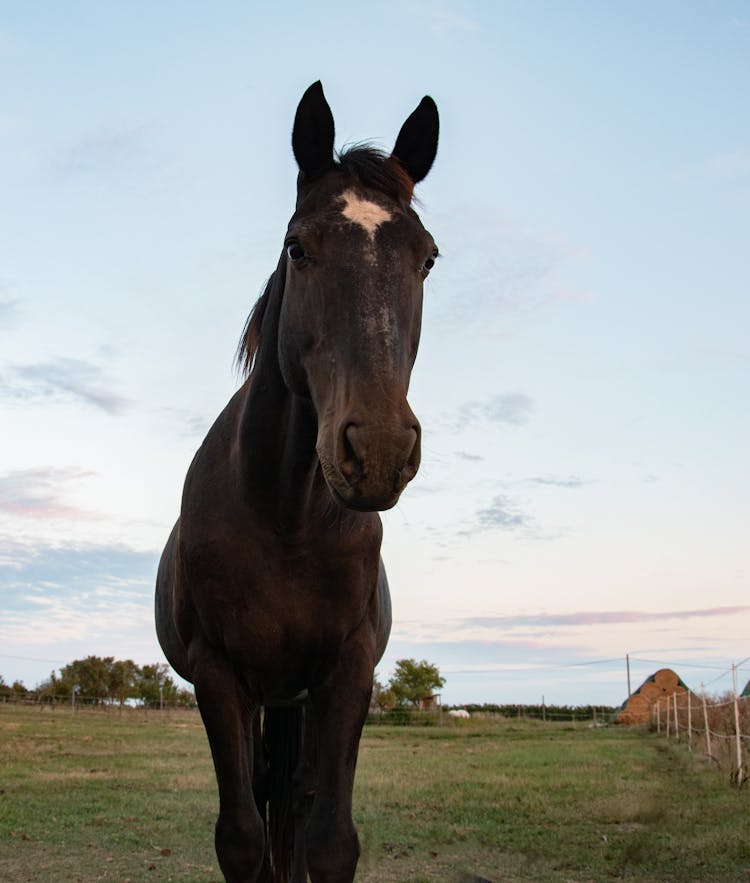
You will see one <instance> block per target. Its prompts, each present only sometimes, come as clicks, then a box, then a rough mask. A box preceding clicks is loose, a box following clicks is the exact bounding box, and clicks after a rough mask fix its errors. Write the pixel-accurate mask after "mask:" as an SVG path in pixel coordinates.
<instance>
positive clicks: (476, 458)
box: [453, 451, 484, 463]
mask: <svg viewBox="0 0 750 883" xmlns="http://www.w3.org/2000/svg"><path fill="white" fill-rule="evenodd" d="M453 456H454V457H458V459H459V460H467V461H468V462H469V463H479V462H481V461H482V460H484V457H482V456H480V455H479V454H472V453H470V452H469V451H454V452H453Z"/></svg>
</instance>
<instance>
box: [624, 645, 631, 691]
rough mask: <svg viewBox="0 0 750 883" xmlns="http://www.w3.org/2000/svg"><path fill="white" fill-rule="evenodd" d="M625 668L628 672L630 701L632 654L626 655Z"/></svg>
mask: <svg viewBox="0 0 750 883" xmlns="http://www.w3.org/2000/svg"><path fill="white" fill-rule="evenodd" d="M625 668H626V669H627V672H628V699H630V654H629V653H626V654H625Z"/></svg>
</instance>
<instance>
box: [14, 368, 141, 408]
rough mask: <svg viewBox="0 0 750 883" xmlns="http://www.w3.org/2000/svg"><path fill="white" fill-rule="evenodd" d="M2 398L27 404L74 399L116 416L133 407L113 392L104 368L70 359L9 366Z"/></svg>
mask: <svg viewBox="0 0 750 883" xmlns="http://www.w3.org/2000/svg"><path fill="white" fill-rule="evenodd" d="M0 395H2V396H3V397H5V398H15V399H21V400H24V401H29V400H32V401H33V400H34V399H53V400H54V399H61V400H66V399H67V400H70V399H73V400H78V401H82V402H84V403H85V404H87V405H90V406H91V407H93V408H96V409H98V410H100V411H104V412H105V413H107V414H112V415H115V414H121V413H123V412H124V411H125V410H127V407H128V404H129V402H128V400H127V399H126V398H124V397H123V396H121V395H118V394H117V393H116V392H114V391H113V389H112V384H111V381H110V380H109V378H108V377H107V374H106V372H105V371H104V369H103V368H102V367H101V366H99V365H96V364H94V363H93V362H87V361H84V360H83V359H70V358H59V359H55V360H53V361H49V362H38V363H36V364H30V365H11V366H9V367H8V368H7V369H6V372H5V376H4V377H3V378H0Z"/></svg>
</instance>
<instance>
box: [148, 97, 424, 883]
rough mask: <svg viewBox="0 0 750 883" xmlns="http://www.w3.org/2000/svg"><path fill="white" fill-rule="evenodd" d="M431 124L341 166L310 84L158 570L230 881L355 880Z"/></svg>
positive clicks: (407, 419) (162, 627) (411, 122)
mask: <svg viewBox="0 0 750 883" xmlns="http://www.w3.org/2000/svg"><path fill="white" fill-rule="evenodd" d="M437 138H438V115H437V108H436V107H435V103H434V102H433V100H432V99H431V98H429V97H425V98H424V99H423V100H422V101H421V103H420V104H419V106H418V108H417V109H416V110H415V111H414V112H413V113H412V114H411V116H410V117H409V118H408V119H407V121H406V122H405V123H404V125H403V127H402V129H401V131H400V133H399V136H398V138H397V140H396V145H395V147H394V149H393V153H392V155H391V156H387V155H386V154H383V153H381V152H379V151H376V150H373V149H371V148H366V147H356V148H352V149H350V150H348V151H346V152H344V153H342V154H339V155H338V157H337V159H334V152H333V141H334V126H333V116H332V115H331V110H330V108H329V106H328V104H327V102H326V100H325V97H324V95H323V89H322V87H321V85H320V83H315V84H314V85H312V86H310V88H309V89H308V90H307V91H306V92H305V94H304V96H303V97H302V100H301V101H300V104H299V107H298V108H297V114H296V117H295V121H294V131H293V135H292V146H293V149H294V155H295V158H296V160H297V164H298V166H299V176H298V183H297V205H296V210H295V212H294V214H293V215H292V218H291V220H290V222H289V227H288V229H287V233H286V238H285V240H284V249H283V251H282V254H281V257H280V259H279V262H278V265H277V267H276V271H275V272H274V274H273V275H272V276H271V278H270V280H269V282H268V284H267V286H266V289H265V291H264V293H263V295H262V296H261V298H260V299H259V301H258V302H257V304H256V305H255V307H254V309H253V311H252V313H251V315H250V318H249V319H248V323H247V325H246V327H245V331H244V334H243V339H242V343H241V346H240V353H239V355H240V361H241V364H242V365H243V367H244V369H245V371H246V374H247V379H246V380H245V382H244V384H243V385H242V387H241V388H240V389H239V390H238V392H237V393H236V394H235V395H234V397H233V398H232V399H231V400H230V402H229V404H228V405H227V406H226V408H225V409H224V410H223V411H222V413H221V414H220V415H219V417H218V419H217V420H216V422H215V423H214V425H213V426H212V428H211V430H210V431H209V433H208V435H207V436H206V439H205V441H204V442H203V444H202V445H201V447H200V449H199V450H198V452H197V454H196V455H195V459H194V460H193V463H192V465H191V466H190V469H189V471H188V475H187V479H186V481H185V488H184V492H183V497H182V509H181V514H180V518H179V520H178V522H177V524H176V525H175V527H174V529H173V531H172V534H171V536H170V537H169V541H168V542H167V545H166V548H165V550H164V554H163V555H162V559H161V563H160V565H159V573H158V577H157V584H156V627H157V632H158V635H159V641H160V642H161V645H162V648H163V649H164V652H165V654H166V656H167V658H168V659H169V661H170V662H171V664H172V666H173V667H174V668H175V670H176V671H177V672H179V674H180V675H181V676H182V677H183V678H186V679H187V680H189V681H192V683H193V684H194V685H195V692H196V696H197V699H198V704H199V707H200V711H201V715H202V717H203V722H204V724H205V727H206V732H207V734H208V739H209V742H210V744H211V752H212V754H213V760H214V766H215V769H216V778H217V780H218V785H219V801H220V808H219V817H218V821H217V823H216V853H217V855H218V859H219V864H220V866H221V869H222V871H223V873H224V876H225V877H226V879H227V880H228V881H231V883H239V881H247V883H249V881H256V880H273V881H281V880H288V879H289V875H290V874H291V875H292V879H293V880H294V881H297V883H302V881H304V880H306V879H307V874H308V873H309V875H310V878H311V880H312V881H313V883H344V881H346V883H350V881H351V880H352V879H353V877H354V872H355V869H356V866H357V860H358V857H359V844H358V840H357V833H356V831H355V828H354V824H353V822H352V812H351V810H352V786H353V781H354V770H355V766H356V761H357V750H358V745H359V739H360V735H361V731H362V725H363V723H364V721H365V718H366V716H367V710H368V704H369V700H370V693H371V690H372V680H373V670H374V667H375V664H376V663H377V662H378V660H379V659H380V657H381V656H382V654H383V651H384V650H385V645H386V642H387V639H388V633H389V630H390V624H391V607H390V598H389V594H388V583H387V580H386V577H385V572H384V570H383V566H382V563H381V561H380V542H381V536H382V527H381V522H380V517H379V516H378V515H377V510H381V509H388V508H390V507H391V506H393V505H394V504H395V503H396V501H397V500H398V498H399V495H400V494H401V491H402V490H403V489H404V487H405V486H406V484H407V483H408V482H409V480H410V479H411V478H413V477H414V475H415V474H416V472H417V468H418V467H419V457H420V426H419V423H418V421H417V418H416V417H415V416H414V414H413V412H412V410H411V408H410V407H409V405H408V403H407V400H406V393H407V389H408V386H409V378H410V374H411V369H412V366H413V364H414V359H415V356H416V354H417V345H418V343H419V334H420V321H421V311H422V287H423V282H424V279H425V277H426V276H427V274H428V272H429V270H430V268H431V267H432V266H433V264H434V262H435V258H436V256H437V249H436V247H435V243H434V241H433V239H432V237H431V236H430V234H429V233H428V232H427V231H426V230H425V229H424V227H423V226H422V224H421V223H420V221H419V218H418V217H417V215H416V213H415V212H414V210H413V208H412V207H411V201H412V191H413V189H414V184H415V183H417V182H418V181H420V180H421V179H422V178H424V177H425V175H426V174H427V173H428V171H429V170H430V167H431V165H432V162H433V160H434V158H435V153H436V151H437ZM261 728H262V731H261Z"/></svg>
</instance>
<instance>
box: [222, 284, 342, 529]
mask: <svg viewBox="0 0 750 883" xmlns="http://www.w3.org/2000/svg"><path fill="white" fill-rule="evenodd" d="M274 300H276V303H273V302H272V303H270V304H269V306H268V311H267V313H266V315H265V317H264V322H263V335H262V339H261V343H260V346H259V348H258V353H257V356H256V359H255V365H254V367H253V370H252V374H251V375H250V379H249V381H248V383H247V385H246V392H245V400H244V403H243V406H242V408H241V410H240V414H239V425H238V436H237V441H238V444H237V452H238V465H239V469H240V472H241V475H242V479H241V480H242V483H243V485H244V487H245V491H246V495H247V499H248V500H249V501H250V504H251V505H252V507H253V508H254V509H256V510H262V514H264V515H266V516H270V517H271V518H272V519H273V521H274V523H276V524H277V525H278V526H280V527H283V528H284V529H285V530H289V531H292V532H296V531H298V530H299V529H300V527H301V526H304V525H307V524H309V523H310V522H311V520H312V519H316V518H317V519H319V518H320V517H321V516H322V515H323V514H325V513H330V510H331V507H333V508H334V509H338V507H336V506H335V504H333V501H332V500H331V497H330V493H329V491H328V488H327V487H326V485H325V481H324V479H323V477H322V474H321V471H320V464H319V461H318V455H317V452H316V450H315V444H316V440H317V419H316V417H315V412H314V410H313V408H312V404H311V403H310V402H309V401H307V400H306V399H303V398H301V397H300V396H297V395H295V394H294V393H293V392H291V391H290V390H289V389H288V387H287V386H286V384H285V383H284V379H283V377H282V375H281V370H280V368H279V362H278V350H277V345H276V341H277V339H278V314H279V309H280V298H275V299H274Z"/></svg>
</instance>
